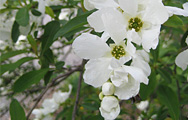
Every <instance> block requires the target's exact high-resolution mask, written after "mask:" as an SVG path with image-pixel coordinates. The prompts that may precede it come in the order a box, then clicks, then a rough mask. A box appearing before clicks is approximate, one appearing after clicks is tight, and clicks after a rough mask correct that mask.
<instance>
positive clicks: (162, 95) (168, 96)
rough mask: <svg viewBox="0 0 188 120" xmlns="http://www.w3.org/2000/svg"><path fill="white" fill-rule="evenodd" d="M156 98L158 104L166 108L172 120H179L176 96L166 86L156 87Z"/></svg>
mask: <svg viewBox="0 0 188 120" xmlns="http://www.w3.org/2000/svg"><path fill="white" fill-rule="evenodd" d="M157 93H158V97H159V100H160V102H161V103H162V104H163V105H165V106H167V108H168V110H169V113H170V115H171V117H172V118H173V120H179V118H180V109H179V101H178V96H177V94H176V93H175V92H174V91H173V90H172V89H171V88H170V87H168V86H166V85H160V86H159V87H158V91H157Z"/></svg>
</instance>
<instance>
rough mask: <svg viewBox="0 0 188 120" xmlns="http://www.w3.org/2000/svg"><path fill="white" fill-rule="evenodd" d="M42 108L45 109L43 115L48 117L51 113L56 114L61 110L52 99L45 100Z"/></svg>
mask: <svg viewBox="0 0 188 120" xmlns="http://www.w3.org/2000/svg"><path fill="white" fill-rule="evenodd" d="M42 107H43V108H44V111H43V114H44V115H47V114H49V113H53V112H55V111H56V110H57V109H58V108H59V104H58V103H56V102H55V100H54V99H53V98H52V99H45V100H44V102H43V103H42Z"/></svg>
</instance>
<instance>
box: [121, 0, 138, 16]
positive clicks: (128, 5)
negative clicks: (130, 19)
mask: <svg viewBox="0 0 188 120" xmlns="http://www.w3.org/2000/svg"><path fill="white" fill-rule="evenodd" d="M118 2H119V5H120V8H121V9H122V10H123V11H124V12H126V13H128V14H130V15H133V16H135V15H136V13H137V10H138V1H137V0H118Z"/></svg>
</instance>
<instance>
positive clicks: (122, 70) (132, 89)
mask: <svg viewBox="0 0 188 120" xmlns="http://www.w3.org/2000/svg"><path fill="white" fill-rule="evenodd" d="M111 81H112V83H113V84H114V85H115V93H114V94H115V95H116V96H118V98H119V99H123V100H127V99H129V98H131V97H134V96H136V95H137V94H138V92H139V90H140V83H144V84H148V81H149V80H148V78H147V76H146V75H145V73H144V72H143V71H142V69H140V68H137V67H133V66H125V65H123V66H122V67H119V68H116V69H114V72H113V74H112V75H111Z"/></svg>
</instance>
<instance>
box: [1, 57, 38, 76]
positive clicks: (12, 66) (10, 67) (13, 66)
mask: <svg viewBox="0 0 188 120" xmlns="http://www.w3.org/2000/svg"><path fill="white" fill-rule="evenodd" d="M33 59H36V58H34V57H24V58H22V59H20V60H18V61H17V62H15V63H10V64H4V65H1V68H0V70H1V71H0V75H2V74H3V73H5V72H7V71H13V70H15V69H16V68H18V67H19V66H20V65H22V64H23V63H25V62H28V61H30V60H33Z"/></svg>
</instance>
